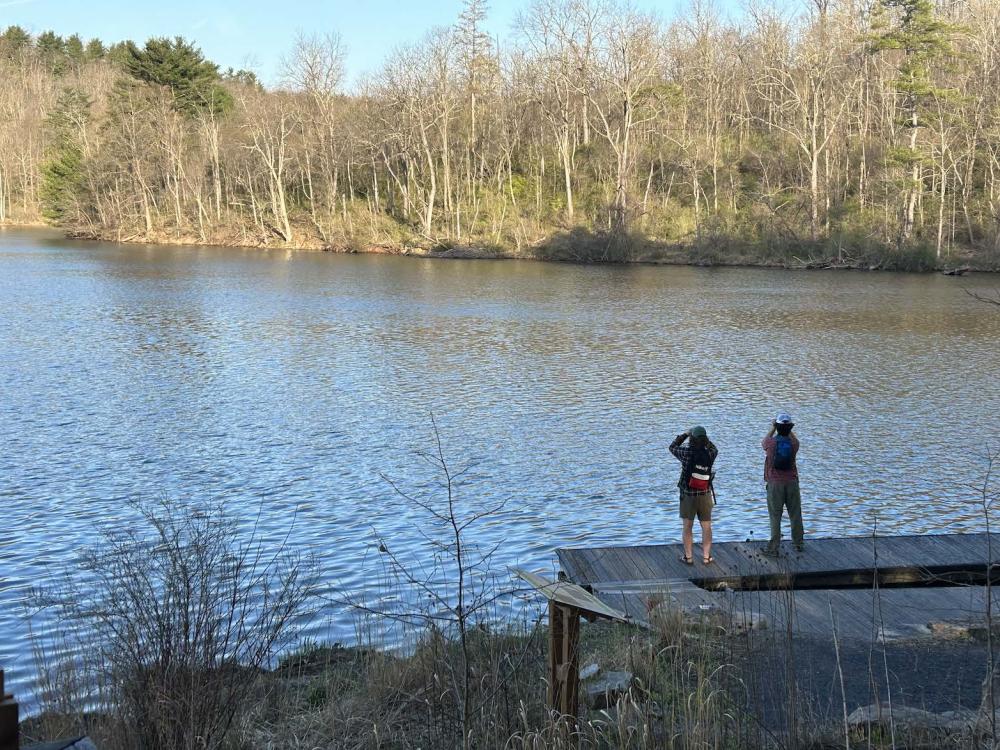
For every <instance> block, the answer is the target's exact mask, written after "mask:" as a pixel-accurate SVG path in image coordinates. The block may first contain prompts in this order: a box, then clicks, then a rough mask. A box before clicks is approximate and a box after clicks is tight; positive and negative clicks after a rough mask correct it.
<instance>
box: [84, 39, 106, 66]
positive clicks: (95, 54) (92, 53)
mask: <svg viewBox="0 0 1000 750" xmlns="http://www.w3.org/2000/svg"><path fill="white" fill-rule="evenodd" d="M106 54H108V51H107V50H106V49H105V48H104V42H102V41H101V40H100V39H91V40H90V41H89V42H87V48H86V49H85V50H84V56H85V57H86V59H87V61H88V62H94V61H96V60H103V59H104V56H105V55H106Z"/></svg>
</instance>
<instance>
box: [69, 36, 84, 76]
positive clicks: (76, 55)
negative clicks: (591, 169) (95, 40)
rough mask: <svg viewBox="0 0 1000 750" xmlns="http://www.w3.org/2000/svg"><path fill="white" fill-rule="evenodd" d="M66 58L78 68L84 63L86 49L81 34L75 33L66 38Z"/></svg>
mask: <svg viewBox="0 0 1000 750" xmlns="http://www.w3.org/2000/svg"><path fill="white" fill-rule="evenodd" d="M66 58H67V59H68V60H69V61H70V62H71V63H72V64H73V66H74V67H76V68H79V67H80V66H81V65H82V64H83V63H84V61H85V59H86V51H85V50H84V48H83V40H82V39H81V38H80V35H79V34H73V36H71V37H69V38H68V39H66Z"/></svg>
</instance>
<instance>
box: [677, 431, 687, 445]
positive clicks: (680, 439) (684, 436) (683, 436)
mask: <svg viewBox="0 0 1000 750" xmlns="http://www.w3.org/2000/svg"><path fill="white" fill-rule="evenodd" d="M687 439H688V434H687V433H686V432H682V433H681V434H680V435H678V436H677V442H678V443H683V442H684V441H685V440H687Z"/></svg>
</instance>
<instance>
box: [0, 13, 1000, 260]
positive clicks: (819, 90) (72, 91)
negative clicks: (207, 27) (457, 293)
mask: <svg viewBox="0 0 1000 750" xmlns="http://www.w3.org/2000/svg"><path fill="white" fill-rule="evenodd" d="M487 12H488V9H487V7H486V3H485V0H466V3H465V7H464V10H463V12H462V13H461V15H460V17H459V18H457V19H456V23H455V25H454V26H453V27H451V28H439V29H435V30H433V31H431V32H430V33H428V34H427V35H426V36H425V37H424V38H423V39H422V40H421V41H419V42H417V43H414V44H411V45H409V46H406V47H403V48H399V49H397V50H395V51H394V52H392V53H391V54H390V55H389V56H388V59H387V60H386V62H385V63H384V65H383V66H382V68H381V70H379V71H378V72H376V73H374V74H372V75H371V76H370V77H369V78H368V79H367V80H365V81H364V82H363V83H362V84H360V85H359V86H358V87H357V88H356V89H355V90H354V91H353V92H347V91H345V88H344V80H343V79H344V65H343V62H344V47H343V45H342V43H341V40H340V39H339V37H337V36H336V35H329V36H310V37H305V36H303V37H300V38H299V39H297V40H296V41H295V43H294V45H293V46H292V48H291V50H290V52H289V54H288V56H287V58H286V60H285V64H284V66H283V73H282V80H281V84H280V85H279V86H277V87H275V88H273V89H265V88H264V87H262V86H261V85H260V83H259V82H258V81H257V79H256V78H255V77H254V76H253V74H251V73H247V72H245V71H232V70H230V71H228V72H226V73H223V72H221V71H220V70H219V68H218V66H216V65H215V64H213V63H212V62H210V61H208V60H206V59H205V58H204V56H203V55H202V53H201V52H200V51H199V50H198V49H197V48H196V47H194V46H193V45H191V44H190V43H189V42H187V41H185V40H183V39H180V38H177V39H150V40H149V41H148V42H146V43H145V44H144V45H142V46H139V45H136V44H134V43H132V42H124V43H119V44H115V45H112V46H108V47H106V46H105V45H104V44H103V43H102V42H100V41H98V40H91V41H89V42H86V43H84V42H83V41H82V40H81V39H80V38H79V37H76V36H73V37H69V38H68V39H62V38H60V37H58V36H56V35H55V34H52V33H51V32H46V33H44V34H41V35H39V36H37V37H35V38H32V37H30V36H29V35H28V34H26V33H25V32H24V31H23V30H21V29H19V28H17V27H11V28H9V29H7V31H6V32H4V33H3V35H2V36H0V221H2V220H4V219H7V220H15V221H17V220H31V219H35V218H38V217H40V216H45V217H46V218H47V219H48V220H50V221H52V222H55V223H56V224H58V225H59V226H61V227H64V228H65V229H66V230H67V231H69V232H71V233H74V234H78V235H82V236H90V237H107V238H115V239H128V240H145V239H149V240H163V239H177V240H181V239H188V240H194V241H200V242H222V243H238V244H282V245H285V244H287V245H311V246H324V247H333V248H348V247H358V248H365V247H368V246H372V245H379V246H385V247H388V248H402V247H405V246H421V247H425V248H426V247H448V246H453V245H462V246H473V247H478V248H486V249H494V250H496V251H499V252H503V253H506V254H513V255H536V256H538V255H546V254H548V255H552V256H557V257H579V258H585V259H605V260H628V259H634V258H637V257H650V254H651V253H653V254H655V253H657V252H666V251H667V250H668V249H669V250H670V251H672V252H681V253H685V254H688V255H690V256H691V257H697V258H702V259H704V258H706V257H709V258H710V257H711V256H712V254H713V253H714V254H716V255H720V254H721V255H720V257H722V258H724V257H725V254H726V253H727V252H729V251H730V250H731V251H732V252H738V253H741V254H742V256H741V257H744V258H745V257H747V255H748V254H749V255H752V256H754V257H757V258H759V259H761V260H774V259H787V258H790V257H792V256H795V257H802V258H818V257H825V258H830V257H837V258H838V259H839V260H840V261H841V262H844V263H850V262H852V261H855V260H858V259H861V260H863V261H864V262H866V263H867V262H870V261H871V259H872V258H877V259H878V262H879V263H881V264H883V265H887V266H896V267H899V266H906V265H933V264H935V263H944V262H950V259H953V258H954V257H955V256H956V255H962V256H966V255H969V254H973V255H975V257H977V258H979V259H980V260H984V262H992V261H990V260H989V259H991V258H995V257H997V256H998V254H1000V3H997V2H996V1H995V0H957V1H955V2H947V3H945V4H938V5H934V4H933V3H932V2H931V0H874V2H867V1H859V0H809V1H808V2H805V3H804V4H803V5H801V7H799V8H798V12H797V13H795V14H789V12H788V11H787V9H782V10H779V9H778V8H777V7H764V6H760V5H751V6H750V8H749V10H748V11H747V12H746V13H745V14H744V15H743V16H742V17H740V18H739V19H738V20H736V21H729V20H725V19H723V18H722V17H721V16H720V15H719V14H718V13H717V12H715V11H714V10H713V9H712V8H711V7H710V6H709V5H707V4H704V3H702V2H700V0H695V2H694V4H693V5H691V6H690V7H689V8H688V9H687V10H686V12H685V13H683V14H682V16H681V17H680V18H679V19H678V20H675V21H673V22H670V23H666V22H664V21H663V20H661V19H659V18H657V17H656V16H653V15H648V14H644V13H640V12H638V11H636V10H634V9H632V8H631V7H630V6H628V5H626V4H624V3H623V2H619V1H618V0H531V1H530V2H529V4H528V5H527V6H526V7H525V8H524V9H523V10H522V12H521V13H520V14H519V17H518V20H517V23H516V26H515V29H514V30H513V31H512V32H511V34H510V35H509V38H507V39H503V40H498V39H495V38H491V37H490V36H488V35H487V34H486V33H485V32H484V22H485V20H486V17H487Z"/></svg>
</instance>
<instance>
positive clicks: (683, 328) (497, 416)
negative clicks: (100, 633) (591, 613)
mask: <svg viewBox="0 0 1000 750" xmlns="http://www.w3.org/2000/svg"><path fill="white" fill-rule="evenodd" d="M995 286H1000V279H996V278H994V277H989V276H979V277H971V278H966V279H953V278H945V277H942V276H939V275H928V276H918V275H901V274H887V273H879V274H866V273H836V272H782V271H768V270H748V269H693V268H657V267H583V266H571V265H555V264H543V263H530V262H524V263H520V262H512V261H506V262H491V261H474V262H463V261H433V260H423V259H413V258H392V257H375V256H371V257H365V256H361V257H359V256H332V255H324V254H314V253H284V252H271V253H265V252H258V251H241V250H231V249H210V248H190V247H129V246H116V245H107V244H89V243H76V242H69V241H65V240H62V239H60V238H58V237H56V236H54V235H52V234H51V233H45V232H34V231H33V232H26V231H10V230H8V231H0V312H2V318H0V389H2V391H0V506H2V508H3V516H4V520H3V522H2V525H0V634H2V637H0V665H2V666H4V667H5V668H7V669H9V670H11V674H10V677H11V678H12V679H13V683H14V686H15V689H17V688H18V687H19V686H20V688H21V689H22V691H23V690H26V684H27V682H28V681H29V680H30V676H31V667H30V659H29V658H28V656H27V654H28V649H27V645H26V632H27V628H26V624H25V621H24V620H23V619H22V615H23V603H24V602H25V600H26V596H27V591H28V587H29V586H31V585H33V584H44V583H45V582H46V581H47V580H48V579H49V577H50V576H51V575H53V572H54V571H55V570H58V569H59V566H60V565H61V564H63V563H64V562H65V561H72V560H74V559H75V556H76V555H77V553H78V550H79V549H80V548H81V546H83V545H86V544H87V543H89V542H90V540H92V538H93V534H94V529H95V528H96V526H97V525H99V524H102V523H111V524H115V523H118V524H120V523H126V522H127V521H128V520H129V519H128V517H127V516H128V514H127V513H126V512H125V510H124V508H123V501H124V500H125V499H127V498H136V497H159V496H163V495H167V496H180V497H185V498H203V499H205V500H226V501H228V502H229V504H230V506H231V508H232V509H233V510H234V512H236V513H237V514H239V515H240V518H241V520H244V521H246V523H248V524H249V523H250V522H252V521H253V519H254V518H255V517H256V515H257V513H258V512H261V513H262V515H261V528H262V531H263V538H264V540H265V542H266V543H268V544H273V545H277V544H278V543H279V542H280V541H281V540H282V539H283V538H284V537H285V535H286V534H287V533H289V529H291V532H290V537H289V538H290V540H291V541H292V543H294V544H295V545H298V546H301V547H307V548H310V549H312V550H314V551H315V552H316V553H317V554H318V555H319V557H320V559H321V561H322V566H323V567H322V570H323V575H324V583H325V586H326V590H327V593H329V594H330V595H334V596H339V595H341V594H343V593H344V592H345V591H349V592H364V591H365V590H366V588H367V587H368V586H369V585H370V581H371V580H372V575H373V572H374V570H375V569H376V560H377V557H378V556H377V554H376V553H375V551H374V549H373V547H372V543H373V539H374V531H377V532H378V533H380V534H382V535H384V536H386V537H387V538H388V539H389V540H390V543H391V544H392V546H393V548H394V550H396V551H397V553H399V554H401V555H402V556H403V557H404V559H409V560H413V561H419V560H425V559H426V556H427V554H428V553H427V547H426V544H425V543H424V540H423V539H422V537H421V530H423V529H425V528H426V526H425V516H423V515H422V513H421V512H420V511H419V510H418V509H417V508H415V507H413V506H412V505H410V504H408V503H406V502H404V501H402V500H401V499H400V498H399V497H397V496H395V495H394V494H393V492H392V491H391V490H390V489H389V488H388V487H387V485H386V484H385V483H384V482H383V481H382V480H381V479H380V477H379V474H380V473H381V472H384V473H386V474H389V475H391V476H393V477H396V478H399V479H400V480H401V481H402V482H403V484H404V485H405V486H406V487H407V488H408V489H410V490H411V491H413V492H416V493H421V492H429V491H431V490H432V483H431V477H430V476H429V475H428V473H427V471H426V470H425V469H424V468H422V467H421V463H420V461H419V460H418V459H416V458H415V457H414V455H413V454H414V451H415V450H417V449H421V448H426V447H428V445H429V441H430V437H431V431H430V420H429V415H430V414H431V413H433V414H434V415H435V417H436V418H437V420H438V423H439V426H440V428H441V433H442V437H443V439H444V444H445V449H446V451H447V454H448V456H449V457H450V458H451V459H453V460H454V462H455V463H456V464H457V465H463V464H465V463H468V462H472V463H473V464H474V469H473V470H472V471H471V473H470V474H469V475H468V477H467V480H468V485H467V486H466V487H465V488H463V489H462V491H461V493H462V494H461V498H462V502H463V503H464V504H465V505H464V507H466V508H470V509H475V508H483V507H487V506H488V505H490V504H493V503H495V502H497V501H499V500H501V499H504V498H507V499H509V502H508V504H507V506H506V509H505V510H504V511H503V512H502V513H501V514H499V515H497V516H496V517H493V518H490V519H489V520H488V521H487V522H486V523H485V524H484V525H483V526H482V527H481V528H480V529H479V531H478V537H477V539H478V541H480V542H482V543H483V544H499V545H500V547H499V550H498V553H497V559H496V562H497V564H498V566H499V567H501V568H503V566H506V565H511V564H518V565H522V566H527V567H531V568H535V569H540V570H549V571H551V570H552V568H553V567H554V562H553V554H552V551H553V550H554V549H555V548H556V547H558V546H562V545H599V544H613V543H619V544H639V543H648V542H661V541H664V540H674V539H676V538H677V537H678V532H679V530H678V523H677V519H676V518H675V516H676V508H675V498H674V483H675V481H676V474H677V466H676V463H675V461H674V460H673V459H672V458H671V457H669V456H668V455H667V454H666V445H667V444H668V443H669V441H670V439H671V438H672V437H673V436H674V435H675V434H676V433H677V432H679V431H680V430H682V429H684V428H686V427H689V426H691V425H692V424H695V423H700V424H704V425H705V426H706V427H707V428H708V430H709V433H710V434H711V436H712V438H713V440H714V441H715V442H716V443H717V444H718V446H719V448H720V458H719V461H718V463H717V469H718V472H719V477H718V493H719V500H720V505H719V506H718V522H717V524H716V534H717V537H718V538H721V539H736V538H739V539H743V538H746V537H748V536H749V535H750V534H751V533H753V534H755V535H756V537H757V538H760V537H761V536H762V535H763V534H765V533H766V526H767V521H766V509H765V507H764V501H763V498H764V491H763V486H762V481H761V463H762V461H761V451H760V448H759V441H760V438H761V436H762V434H763V433H764V432H765V431H766V429H767V426H768V422H769V419H770V418H771V416H772V415H773V413H774V411H775V410H776V409H777V408H779V407H780V408H782V409H787V410H789V411H791V412H792V414H793V416H794V417H795V419H796V421H797V423H798V425H799V427H798V433H799V435H800V437H801V440H802V446H803V447H802V453H801V461H800V464H801V471H802V484H803V495H804V503H805V506H804V507H805V519H806V526H807V529H806V530H807V535H842V534H858V533H866V532H869V531H870V529H871V526H872V523H873V514H875V513H877V514H878V517H879V527H880V529H881V530H883V531H885V532H886V533H893V532H900V533H902V532H909V533H925V532H932V531H934V532H940V531H964V530H973V529H979V528H980V527H981V521H980V514H979V513H978V512H977V507H976V504H975V501H976V499H977V498H976V497H975V495H974V493H973V491H972V490H971V489H970V485H972V484H974V483H975V482H977V481H979V480H980V479H981V475H982V471H983V468H984V465H983V461H982V455H983V453H982V451H983V448H984V446H985V445H986V444H988V443H990V442H992V443H993V444H1000V425H998V422H997V418H996V415H997V412H998V406H1000V393H998V389H997V387H996V385H997V372H998V366H1000V348H998V343H1000V308H990V307H987V306H985V305H982V304H979V303H975V302H973V301H971V299H970V298H969V297H968V296H967V295H966V294H965V292H964V291H963V289H964V288H972V289H979V290H984V291H985V290H991V289H992V288H994V287H995ZM373 530H374V531H373ZM37 627H40V628H41V629H42V630H44V629H45V627H46V625H45V624H44V622H43V623H41V624H39V625H37ZM308 632H309V633H310V634H311V635H313V636H316V637H320V638H330V639H335V640H342V641H345V640H350V639H351V637H352V636H353V633H354V630H353V625H352V623H351V621H350V618H348V617H346V616H345V615H344V614H343V612H341V611H339V610H337V609H336V608H332V607H331V608H330V609H329V610H328V611H325V612H324V613H323V614H322V615H321V616H320V617H318V618H316V620H315V621H314V622H313V624H312V625H311V626H310V628H309V630H308Z"/></svg>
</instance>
